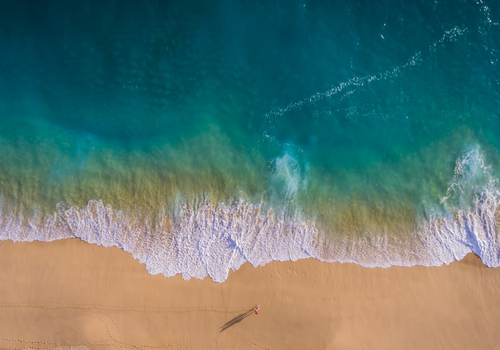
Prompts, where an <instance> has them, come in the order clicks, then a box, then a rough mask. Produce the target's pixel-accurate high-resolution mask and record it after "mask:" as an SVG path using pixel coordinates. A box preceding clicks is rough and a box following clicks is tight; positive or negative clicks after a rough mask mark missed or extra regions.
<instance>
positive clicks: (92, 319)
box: [0, 239, 500, 350]
mask: <svg viewBox="0 0 500 350" xmlns="http://www.w3.org/2000/svg"><path fill="white" fill-rule="evenodd" d="M0 266H1V268H0V307H1V308H0V348H1V349H13V348H19V349H41V348H43V349H54V348H57V349H75V350H84V349H116V348H125V349H132V348H133V349H163V348H164V349H273V350H276V349H287V350H288V349H342V350H347V349H356V350H359V349H384V350H387V349H426V350H427V349H454V350H456V349H500V269H491V268H487V267H485V266H484V265H483V264H482V263H481V261H480V260H479V259H478V258H477V257H475V256H473V255H469V256H467V257H466V258H465V259H464V260H463V261H461V262H455V263H453V264H451V265H450V266H442V267H437V268H425V267H412V268H401V267H392V268H389V269H381V268H377V269H367V268H362V267H359V266H356V265H353V264H344V265H341V264H327V263H322V262H319V261H316V260H312V259H309V260H303V261H298V262H285V263H279V262H273V263H271V264H269V265H266V266H264V267H258V268H254V267H252V266H251V265H249V264H246V265H244V266H243V267H242V268H241V269H240V270H238V271H236V272H234V273H231V274H230V276H229V278H228V280H227V281H226V282H224V283H222V284H218V283H214V282H212V281H211V280H210V279H205V280H203V281H199V280H191V281H184V280H182V278H181V277H180V276H176V277H174V278H165V277H163V276H151V275H149V274H148V273H147V272H146V270H145V267H144V265H141V264H139V262H138V261H137V260H134V259H132V257H131V256H130V254H128V253H125V252H123V251H121V250H119V249H117V248H103V247H100V246H95V245H89V244H87V243H84V242H82V241H79V240H76V239H74V240H63V241H57V242H52V243H41V242H33V243H15V244H14V243H12V242H9V241H5V242H0ZM256 304H260V306H261V309H260V313H259V314H258V315H256V314H255V313H253V312H249V313H248V317H245V318H242V319H241V320H240V322H233V324H229V325H230V327H228V328H227V329H225V330H224V331H222V332H220V329H221V327H223V326H224V325H225V324H226V323H227V322H229V321H231V320H232V319H235V318H236V317H237V316H238V315H241V314H243V313H245V312H246V311H249V310H251V309H252V308H253V307H254V306H255V305H256ZM236 320H238V319H236Z"/></svg>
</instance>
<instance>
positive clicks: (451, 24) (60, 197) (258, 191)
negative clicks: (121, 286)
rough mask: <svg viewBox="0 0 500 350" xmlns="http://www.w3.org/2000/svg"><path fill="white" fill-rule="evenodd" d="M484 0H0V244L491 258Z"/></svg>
mask: <svg viewBox="0 0 500 350" xmlns="http://www.w3.org/2000/svg"><path fill="white" fill-rule="evenodd" d="M499 23H500V6H498V4H496V3H495V2H492V1H482V0H471V1H466V0H463V1H441V0H439V1H438V0H435V1H410V0H401V1H373V2H359V1H327V0H302V1H296V0H286V1H284V0H266V1H260V0H256V1H244V0H239V1H238V0H205V1H202V0H193V1H160V0H156V1H154V0H150V1H146V0H143V1H139V0H137V1H132V0H128V1H117V0H106V1H102V0H101V1H97V0H96V1H94V0H82V1H69V0H51V1H49V0H37V1H35V0H15V1H14V0H12V1H11V0H3V1H0V52H1V54H0V239H2V240H13V241H34V240H39V241H52V240H58V239H66V238H79V239H82V240H84V241H86V242H88V243H92V244H99V245H103V246H106V247H108V246H115V247H119V248H122V249H123V250H125V251H127V252H130V253H131V254H132V255H133V256H134V257H135V258H137V259H139V260H140V261H141V262H142V263H145V264H146V267H147V269H148V271H149V272H150V273H151V274H163V275H165V276H173V275H176V274H182V276H183V277H184V278H185V279H189V278H192V277H194V278H204V277H206V276H210V277H211V278H212V279H213V280H214V281H216V282H222V281H224V280H225V279H226V278H227V276H228V273H229V271H230V270H237V269H238V268H239V267H240V266H241V265H242V264H243V263H245V262H250V263H251V264H253V265H254V266H258V265H264V264H266V263H268V262H270V261H273V260H277V261H286V260H292V261H295V260H298V259H305V258H310V257H312V258H316V259H319V260H322V261H328V262H335V261H338V262H342V263H343V262H353V263H356V264H359V265H362V266H366V267H389V266H392V265H399V266H413V265H424V266H438V265H442V264H449V263H451V262H452V261H454V260H460V259H462V258H463V257H464V256H465V255H466V254H468V253H470V252H473V253H475V254H477V255H478V256H480V257H481V259H482V261H483V262H484V263H485V264H486V265H488V266H491V267H496V266H499V265H500V184H499V183H498V179H499V178H500V137H499V135H500V108H499V107H500V70H499V66H500V62H499V59H500V51H499V50H500V26H499Z"/></svg>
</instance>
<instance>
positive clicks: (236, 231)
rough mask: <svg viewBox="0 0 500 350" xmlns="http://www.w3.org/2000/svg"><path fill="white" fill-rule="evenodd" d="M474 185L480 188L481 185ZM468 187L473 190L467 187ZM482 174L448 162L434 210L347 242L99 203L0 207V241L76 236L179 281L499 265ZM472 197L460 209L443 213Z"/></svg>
mask: <svg viewBox="0 0 500 350" xmlns="http://www.w3.org/2000/svg"><path fill="white" fill-rule="evenodd" d="M481 179H482V181H483V185H480V183H481V181H480V180H481ZM468 183H470V184H474V186H476V187H474V188H473V189H470V185H467V184H468ZM495 183H496V181H495V180H494V179H493V178H492V177H489V175H488V168H487V167H485V166H484V160H483V156H482V155H481V152H480V150H479V147H473V148H472V149H471V150H469V151H468V152H466V153H465V154H464V155H463V156H462V157H460V158H459V159H458V160H457V165H456V169H455V177H454V179H453V181H452V183H451V184H450V189H449V191H448V194H447V196H446V197H444V198H443V199H442V200H441V206H442V207H441V209H440V210H438V209H432V210H431V209H429V210H428V211H427V213H426V214H424V215H423V217H425V218H422V219H421V220H420V222H419V223H418V225H417V226H416V229H415V231H414V232H412V233H411V234H410V235H406V236H404V238H402V237H401V236H399V237H398V236H397V235H391V234H389V233H386V234H382V235H373V234H370V232H366V233H364V234H362V235H360V236H359V237H355V238H352V237H351V238H349V237H345V236H344V237H341V236H335V235H329V234H327V233H325V232H323V231H322V230H320V229H319V228H318V227H317V226H316V224H315V223H314V222H313V221H307V220H295V219H293V218H290V217H286V216H285V215H284V214H277V213H275V212H274V211H273V210H272V209H264V208H265V207H266V206H264V205H263V204H260V205H255V204H251V203H247V202H244V201H240V202H238V203H235V204H233V205H226V204H223V203H221V204H218V205H212V204H204V205H201V206H199V207H198V208H196V209H193V208H190V207H189V206H188V205H182V206H180V207H179V208H178V209H177V210H176V211H175V213H169V212H164V213H161V214H158V217H156V218H155V220H148V219H144V218H139V217H137V216H134V215H131V214H124V213H123V212H122V211H119V210H114V209H113V208H112V207H111V205H105V204H104V203H103V202H102V201H100V200H91V201H89V203H88V204H87V205H86V206H84V207H82V208H78V207H71V208H63V207H62V206H61V207H59V208H58V210H57V211H56V212H55V213H54V214H53V215H49V216H46V217H45V218H43V219H36V218H32V219H29V220H26V219H25V220H21V219H18V218H16V217H14V216H13V215H12V214H11V213H10V212H9V211H8V210H7V209H6V206H5V205H2V212H1V215H0V239H2V240H7V239H8V240H13V241H34V240H39V241H53V240H58V239H65V238H79V239H82V240H83V241H85V242H88V243H93V244H99V245H102V246H105V247H111V246H114V247H118V248H121V249H123V250H125V251H127V252H129V253H131V254H132V256H133V257H134V258H136V259H138V260H139V261H140V262H142V263H144V264H145V265H146V267H147V270H148V271H149V273H151V274H163V275H165V276H173V275H176V274H182V276H183V278H184V279H189V278H192V277H194V278H199V279H201V278H204V277H206V276H210V277H211V278H212V279H213V280H214V281H216V282H222V281H224V280H225V279H226V278H227V277H228V273H229V270H237V269H238V268H239V267H240V266H241V265H242V264H243V263H245V262H250V263H251V264H252V265H254V266H258V265H264V264H267V263H269V262H270V261H273V260H275V261H288V260H292V261H295V260H298V259H305V258H316V259H319V260H322V261H326V262H341V263H346V262H352V263H356V264H359V265H362V266H366V267H389V266H392V265H399V266H413V265H424V266H437V265H442V264H449V263H450V262H452V261H454V260H460V259H462V258H463V257H464V256H465V255H466V254H468V253H470V252H473V253H475V254H477V255H478V256H480V257H481V259H482V260H483V262H484V263H485V264H486V265H488V266H491V267H496V266H499V265H500V191H499V190H498V189H497V188H496V187H494V184H495ZM466 188H468V190H467V191H474V199H473V200H472V202H471V203H469V205H464V206H463V208H461V209H452V207H449V208H446V205H447V204H448V205H452V204H454V203H455V202H456V201H460V198H459V197H460V196H463V195H467V196H469V195H470V193H467V192H466V191H465V189H466Z"/></svg>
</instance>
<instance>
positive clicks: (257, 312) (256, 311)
mask: <svg viewBox="0 0 500 350" xmlns="http://www.w3.org/2000/svg"><path fill="white" fill-rule="evenodd" d="M259 309H260V305H257V306H256V307H255V309H254V310H255V314H256V315H258V314H259Z"/></svg>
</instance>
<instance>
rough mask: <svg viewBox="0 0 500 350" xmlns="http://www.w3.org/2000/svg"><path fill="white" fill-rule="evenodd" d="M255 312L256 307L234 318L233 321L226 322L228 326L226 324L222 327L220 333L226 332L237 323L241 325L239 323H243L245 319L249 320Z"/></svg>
mask: <svg viewBox="0 0 500 350" xmlns="http://www.w3.org/2000/svg"><path fill="white" fill-rule="evenodd" d="M254 311H255V307H254V308H251V309H250V310H248V311H245V312H244V313H242V314H241V315H238V316H236V317H235V318H233V319H232V320H230V321H228V322H226V324H224V325H223V326H222V327H220V331H219V333H221V332H224V331H225V330H226V329H228V328H229V327H231V326H234V325H235V324H236V323H239V322H241V321H243V320H244V319H245V318H247V317H248V316H250V315H251V314H253V313H254Z"/></svg>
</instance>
